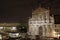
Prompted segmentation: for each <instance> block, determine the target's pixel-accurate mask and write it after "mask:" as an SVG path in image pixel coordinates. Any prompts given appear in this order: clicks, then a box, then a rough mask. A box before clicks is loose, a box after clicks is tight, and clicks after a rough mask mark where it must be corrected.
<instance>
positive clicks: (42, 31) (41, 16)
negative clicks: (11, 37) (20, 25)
mask: <svg viewBox="0 0 60 40" xmlns="http://www.w3.org/2000/svg"><path fill="white" fill-rule="evenodd" d="M49 13H50V10H49V9H45V8H38V9H36V10H35V11H32V18H29V35H40V36H52V31H54V30H53V28H54V17H53V15H52V16H50V15H49Z"/></svg>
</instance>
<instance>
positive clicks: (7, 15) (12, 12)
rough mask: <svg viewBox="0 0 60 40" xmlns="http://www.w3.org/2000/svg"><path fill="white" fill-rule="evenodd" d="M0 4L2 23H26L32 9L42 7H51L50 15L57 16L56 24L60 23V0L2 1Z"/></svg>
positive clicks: (0, 20)
mask: <svg viewBox="0 0 60 40" xmlns="http://www.w3.org/2000/svg"><path fill="white" fill-rule="evenodd" d="M0 2H1V5H0V6H1V7H0V8H1V9H0V10H1V12H0V22H25V21H26V20H27V19H28V17H31V14H32V9H34V10H35V9H37V8H38V7H39V6H40V5H41V7H44V8H46V9H47V8H48V7H50V10H51V13H50V14H51V15H52V14H53V15H54V16H55V21H56V23H60V22H59V21H58V20H60V19H59V18H58V17H60V1H59V0H1V1H0ZM58 15H59V16H58ZM57 16H58V17H57Z"/></svg>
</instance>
